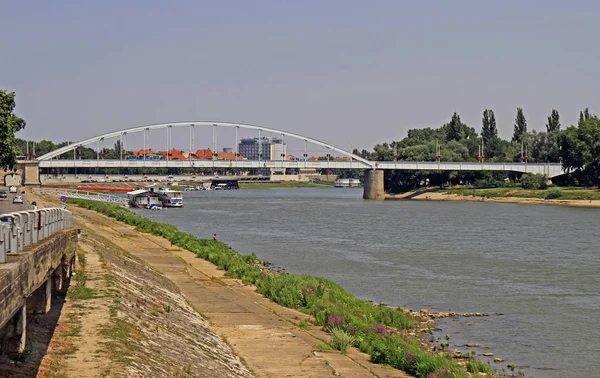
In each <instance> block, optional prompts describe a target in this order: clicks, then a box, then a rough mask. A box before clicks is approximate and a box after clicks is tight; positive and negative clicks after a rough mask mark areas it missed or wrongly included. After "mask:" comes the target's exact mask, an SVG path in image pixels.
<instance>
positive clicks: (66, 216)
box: [0, 207, 75, 264]
mask: <svg viewBox="0 0 600 378" xmlns="http://www.w3.org/2000/svg"><path fill="white" fill-rule="evenodd" d="M0 221H1V223H0V264H2V263H5V262H6V257H7V256H10V255H17V254H18V253H19V251H21V250H23V249H24V248H26V247H27V246H29V245H32V244H35V243H37V242H39V241H41V240H44V239H46V238H48V237H50V236H52V235H53V234H55V233H56V232H58V231H61V230H64V229H67V228H72V227H73V226H74V225H75V223H74V219H73V214H72V213H71V212H70V211H68V210H66V209H60V208H55V207H49V208H45V209H38V210H25V211H16V212H13V213H7V214H1V215H0Z"/></svg>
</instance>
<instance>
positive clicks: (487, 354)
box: [483, 352, 494, 357]
mask: <svg viewBox="0 0 600 378" xmlns="http://www.w3.org/2000/svg"><path fill="white" fill-rule="evenodd" d="M483 355H484V356H485V357H492V356H493V355H494V353H490V352H488V353H484V354H483Z"/></svg>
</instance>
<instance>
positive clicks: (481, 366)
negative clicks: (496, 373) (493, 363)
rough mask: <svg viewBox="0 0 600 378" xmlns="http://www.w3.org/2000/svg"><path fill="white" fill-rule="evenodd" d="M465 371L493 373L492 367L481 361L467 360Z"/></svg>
mask: <svg viewBox="0 0 600 378" xmlns="http://www.w3.org/2000/svg"><path fill="white" fill-rule="evenodd" d="M467 371H468V372H469V373H479V372H482V373H487V374H488V375H491V374H492V373H493V371H492V368H491V367H490V366H489V365H488V364H486V363H485V362H483V361H469V362H467Z"/></svg>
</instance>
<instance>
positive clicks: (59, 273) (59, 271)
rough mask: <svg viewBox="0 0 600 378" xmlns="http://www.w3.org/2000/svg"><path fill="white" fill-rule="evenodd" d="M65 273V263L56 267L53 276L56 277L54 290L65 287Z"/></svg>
mask: <svg viewBox="0 0 600 378" xmlns="http://www.w3.org/2000/svg"><path fill="white" fill-rule="evenodd" d="M63 277H64V275H63V264H62V263H61V264H60V265H59V266H58V268H56V269H55V270H54V273H53V274H52V278H53V279H54V282H53V285H52V286H53V288H54V290H62V289H63V282H64V278H63Z"/></svg>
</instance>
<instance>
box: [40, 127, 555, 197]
mask: <svg viewBox="0 0 600 378" xmlns="http://www.w3.org/2000/svg"><path fill="white" fill-rule="evenodd" d="M196 127H204V128H206V127H209V128H212V129H213V146H214V141H215V135H216V132H217V129H219V128H229V129H235V139H236V144H235V155H234V156H235V158H234V159H231V160H216V159H212V160H194V159H192V157H191V152H192V151H193V149H194V132H195V129H196ZM173 128H183V129H186V128H187V129H189V135H190V137H189V142H190V144H189V152H190V154H189V159H187V160H170V159H169V154H168V153H167V157H166V159H165V160H156V161H154V160H147V159H145V156H144V159H142V160H128V159H123V155H124V154H123V151H125V150H126V149H127V148H126V147H127V137H128V136H130V135H132V134H136V133H142V134H143V139H144V151H146V149H147V148H149V147H150V141H149V137H150V131H151V130H156V129H167V140H166V142H167V151H171V150H172V145H171V138H172V129H173ZM240 129H245V130H253V131H255V132H258V141H259V142H258V143H259V149H260V143H261V142H260V141H261V140H262V139H261V134H262V133H271V134H276V135H281V137H282V140H283V139H284V137H286V136H287V137H289V138H292V139H295V140H299V141H300V142H302V143H303V144H304V154H303V158H300V159H296V160H285V159H284V157H281V158H279V157H276V159H274V160H273V159H271V160H264V159H261V157H260V155H259V157H258V159H256V160H246V159H243V160H242V158H241V157H240V158H238V156H240V155H239V153H238V142H239V138H238V137H239V130H240ZM114 138H118V140H119V141H120V146H121V151H119V155H120V158H119V159H104V158H101V154H100V151H101V145H103V144H104V141H105V140H108V139H114ZM309 143H310V144H312V145H317V146H319V147H321V148H325V149H326V150H327V151H328V152H335V153H338V154H341V155H342V156H345V157H347V158H350V159H347V160H345V161H338V160H335V161H333V160H329V156H330V154H329V153H328V154H327V160H309V159H308V153H307V151H308V147H307V146H308V144H309ZM94 144H96V152H97V158H96V159H85V160H84V159H77V158H76V156H75V152H74V151H75V150H76V149H77V148H80V147H86V146H93V145H94ZM69 152H73V153H74V156H73V159H54V158H56V157H58V156H60V155H63V154H66V153H69ZM39 168H215V169H223V168H234V169H235V168H240V169H249V168H269V169H289V168H291V169H366V170H367V171H368V172H367V174H366V175H365V198H380V197H382V196H383V170H442V171H512V172H522V173H541V174H545V175H547V176H548V177H550V178H552V177H556V176H560V175H562V174H564V173H565V172H564V170H563V168H562V165H561V164H559V163H557V164H554V163H529V164H528V163H487V162H483V161H482V162H477V163H476V162H440V161H434V162H417V161H396V162H394V161H370V160H367V159H365V158H363V157H361V156H358V155H355V154H353V153H351V152H348V151H346V150H344V149H342V148H339V147H336V146H334V145H333V144H330V143H326V142H323V141H320V140H317V139H314V138H310V137H306V136H302V135H300V134H296V133H291V132H289V131H285V130H280V129H274V128H269V127H263V126H257V125H250V124H244V123H231V122H213V121H190V122H172V123H158V124H152V125H145V126H137V127H132V128H128V129H123V130H119V131H113V132H110V133H106V134H102V135H98V136H95V137H92V138H88V139H85V140H82V141H79V142H75V143H72V144H70V145H67V146H65V147H62V148H58V149H56V150H54V151H51V152H49V153H47V154H45V155H42V156H40V157H39Z"/></svg>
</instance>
